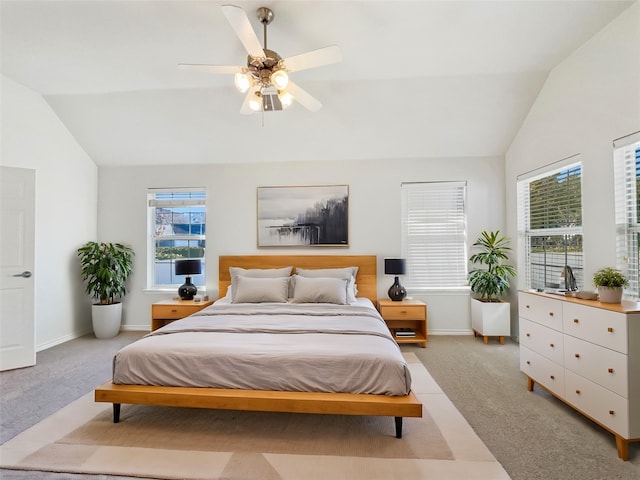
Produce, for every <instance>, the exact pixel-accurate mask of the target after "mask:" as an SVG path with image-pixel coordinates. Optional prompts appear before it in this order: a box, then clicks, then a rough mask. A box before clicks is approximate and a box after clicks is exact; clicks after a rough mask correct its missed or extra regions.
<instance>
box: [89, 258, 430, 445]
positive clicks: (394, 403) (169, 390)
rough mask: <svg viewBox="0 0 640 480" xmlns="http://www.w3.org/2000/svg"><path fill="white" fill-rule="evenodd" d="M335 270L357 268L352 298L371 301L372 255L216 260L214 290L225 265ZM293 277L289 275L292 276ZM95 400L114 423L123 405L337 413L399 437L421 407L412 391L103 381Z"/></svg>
mask: <svg viewBox="0 0 640 480" xmlns="http://www.w3.org/2000/svg"><path fill="white" fill-rule="evenodd" d="M231 266H233V267H242V268H280V267H286V266H293V267H300V268H309V269H311V268H341V267H349V266H357V267H359V268H358V275H357V278H356V284H357V288H358V296H359V297H366V298H369V299H370V300H371V301H372V302H374V304H375V302H376V300H377V298H376V297H377V278H376V257H375V255H249V256H221V257H220V261H219V277H218V286H219V290H218V291H219V294H220V295H221V296H222V295H224V293H225V292H226V291H227V287H228V286H229V284H230V283H231V278H230V275H229V267H231ZM294 273H295V272H294ZM95 401H96V402H108V403H113V421H114V423H118V422H119V421H120V405H121V404H123V403H129V404H142V405H161V406H168V407H191V408H216V409H223V410H253V411H263V412H292V413H316V414H340V415H371V416H392V417H395V433H396V437H397V438H401V437H402V419H403V417H422V404H421V403H420V401H419V400H418V398H417V397H416V396H415V394H414V393H413V392H410V393H409V395H405V396H400V397H394V396H388V395H370V394H349V393H321V392H281V391H266V390H238V389H219V388H187V387H160V386H147V385H115V384H113V383H112V382H107V383H105V384H104V385H101V386H100V387H98V388H96V390H95Z"/></svg>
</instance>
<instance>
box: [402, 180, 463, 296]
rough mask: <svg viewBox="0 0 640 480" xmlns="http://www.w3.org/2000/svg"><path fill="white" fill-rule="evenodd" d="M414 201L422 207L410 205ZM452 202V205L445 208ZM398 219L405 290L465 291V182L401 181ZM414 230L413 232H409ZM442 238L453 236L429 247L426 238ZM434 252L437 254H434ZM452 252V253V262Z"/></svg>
mask: <svg viewBox="0 0 640 480" xmlns="http://www.w3.org/2000/svg"><path fill="white" fill-rule="evenodd" d="M410 196H411V197H416V196H421V197H423V199H422V200H420V199H418V198H413V199H412V198H410ZM416 201H418V202H419V203H422V205H421V207H423V208H422V209H416V208H412V207H411V205H410V204H411V203H413V204H414V205H415V202H416ZM447 204H448V205H447ZM452 205H453V208H452V209H448V208H449V207H451V206H452ZM443 208H444V210H443ZM443 212H446V213H443ZM411 217H413V219H412V218H411ZM416 217H417V218H418V220H417V221H416ZM420 217H422V220H420ZM401 219H402V220H401V223H402V227H401V232H402V233H401V236H402V239H401V253H402V257H403V258H405V259H406V262H407V263H406V265H407V274H406V275H405V276H404V278H403V280H402V284H403V285H404V287H405V288H406V289H407V291H408V292H410V293H429V292H436V291H460V290H465V291H468V290H469V284H468V273H469V272H468V270H469V269H468V261H467V260H468V259H467V248H468V247H467V182H466V181H434V182H404V183H402V184H401ZM416 229H418V232H417V233H412V232H411V230H414V232H415V230H416ZM420 230H422V233H420V232H419V231H420ZM425 230H426V231H425ZM437 237H440V238H439V239H438V238H437ZM444 237H450V238H453V239H454V241H451V242H446V241H438V242H436V243H435V245H436V247H435V248H433V246H431V247H430V246H429V243H430V240H433V239H434V238H435V239H436V240H442V239H443V238H444ZM419 238H420V239H421V240H420V239H419ZM445 244H446V245H447V248H445V249H442V248H441V246H442V245H445ZM425 245H426V247H425ZM420 250H422V251H421V252H420ZM434 252H438V253H440V255H435V256H434V255H433V253H434ZM452 253H453V254H455V255H454V258H455V262H453V263H452V261H451V254H452Z"/></svg>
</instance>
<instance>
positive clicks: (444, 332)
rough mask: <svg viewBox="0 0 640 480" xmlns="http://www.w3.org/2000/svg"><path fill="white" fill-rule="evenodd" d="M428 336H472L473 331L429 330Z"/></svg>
mask: <svg viewBox="0 0 640 480" xmlns="http://www.w3.org/2000/svg"><path fill="white" fill-rule="evenodd" d="M427 333H428V334H429V335H473V330H466V329H465V330H441V329H438V330H429V331H428V332H427Z"/></svg>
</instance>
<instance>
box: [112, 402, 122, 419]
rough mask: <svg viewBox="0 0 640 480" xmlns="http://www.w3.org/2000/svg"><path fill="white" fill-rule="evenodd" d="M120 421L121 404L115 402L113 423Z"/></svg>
mask: <svg viewBox="0 0 640 480" xmlns="http://www.w3.org/2000/svg"><path fill="white" fill-rule="evenodd" d="M119 421H120V404H119V403H114V404H113V423H118V422H119Z"/></svg>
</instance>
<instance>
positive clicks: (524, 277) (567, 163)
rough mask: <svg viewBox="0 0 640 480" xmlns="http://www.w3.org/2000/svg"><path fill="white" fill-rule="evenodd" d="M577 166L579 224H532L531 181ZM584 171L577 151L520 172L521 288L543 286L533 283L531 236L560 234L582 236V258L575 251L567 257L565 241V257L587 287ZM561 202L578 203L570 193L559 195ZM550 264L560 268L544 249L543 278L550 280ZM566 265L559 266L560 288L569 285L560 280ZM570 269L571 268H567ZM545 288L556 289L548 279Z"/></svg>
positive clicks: (517, 187)
mask: <svg viewBox="0 0 640 480" xmlns="http://www.w3.org/2000/svg"><path fill="white" fill-rule="evenodd" d="M576 168H579V180H580V197H579V199H580V205H579V208H580V224H579V225H572V226H571V225H567V226H563V227H557V226H553V227H538V228H531V205H530V201H531V200H530V198H531V197H530V195H529V194H530V187H531V184H532V183H534V182H537V181H540V180H544V179H552V178H554V177H555V178H556V179H557V178H558V177H559V176H562V175H567V176H568V175H571V173H567V172H570V171H571V170H575V169H576ZM582 172H583V165H582V161H581V159H580V154H576V155H572V156H571V157H568V158H565V159H563V160H560V161H558V162H554V163H552V164H549V165H546V166H544V167H541V168H539V169H536V170H533V171H531V172H528V173H526V174H523V175H519V176H518V178H517V185H516V192H517V234H518V259H517V263H518V272H519V275H518V276H519V278H520V280H521V282H522V281H524V284H525V285H524V286H523V285H522V283H521V284H520V288H524V289H532V288H536V289H539V288H540V287H537V286H536V287H534V285H533V280H532V277H533V268H532V260H531V255H532V252H531V249H532V239H534V238H536V239H539V238H542V237H559V236H580V241H579V243H580V247H581V249H580V255H579V257H580V261H578V260H577V258H576V257H577V255H575V254H573V255H574V260H573V261H572V262H568V261H567V257H568V252H567V248H566V245H565V252H564V254H563V255H564V258H565V262H564V264H565V265H569V266H571V265H570V263H573V269H576V268H578V269H580V272H579V274H577V275H576V272H572V273H573V274H574V276H575V277H577V282H578V285H579V284H580V283H582V285H581V286H582V287H584V283H585V279H584V265H585V255H584V247H583V245H584V231H583V213H584V212H583V206H584V201H583V192H584V189H583V188H582V185H583V181H582ZM557 200H558V203H561V204H563V205H564V204H566V206H567V207H568V208H569V207H571V208H577V206H575V205H569V200H570V198H569V195H567V198H565V199H563V198H561V197H559V198H558V199H557ZM552 255H558V254H557V253H556V254H552ZM547 268H557V266H554V265H549V267H547V261H546V253H545V263H544V266H543V269H544V271H545V274H544V280H545V282H546V281H547V274H546V270H547ZM564 270H565V269H564V268H562V267H561V268H560V272H561V273H559V280H560V281H559V282H558V288H557V289H558V290H564V289H566V287H567V286H568V281H567V282H565V283H564V285H563V284H561V280H562V278H563V275H564ZM567 270H568V269H567ZM564 278H565V279H567V278H568V276H567V275H564ZM542 288H543V289H544V290H548V289H554V288H553V287H547V285H546V283H545V286H544V287H542Z"/></svg>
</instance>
